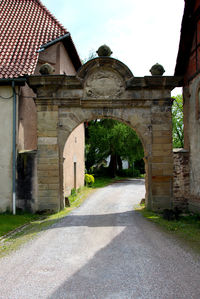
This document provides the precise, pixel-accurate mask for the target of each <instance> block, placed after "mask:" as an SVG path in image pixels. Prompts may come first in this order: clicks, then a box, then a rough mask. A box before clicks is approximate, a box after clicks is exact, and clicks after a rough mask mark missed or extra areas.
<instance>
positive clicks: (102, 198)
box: [0, 180, 200, 299]
mask: <svg viewBox="0 0 200 299" xmlns="http://www.w3.org/2000/svg"><path fill="white" fill-rule="evenodd" d="M142 197H144V182H143V181H142V180H134V181H127V182H124V183H116V184H113V185H111V186H108V187H106V188H103V189H100V190H98V191H97V192H96V193H94V194H93V195H92V196H90V197H89V198H88V199H87V200H86V201H85V203H84V204H83V205H82V206H81V207H80V208H78V209H76V210H75V211H74V212H73V213H71V214H70V215H68V216H67V217H65V218H64V219H62V220H61V221H59V222H58V223H56V224H54V225H53V226H51V227H50V228H48V229H47V230H46V231H44V232H42V233H41V234H40V235H39V237H37V238H35V239H34V240H32V241H31V242H29V243H27V244H26V245H25V246H23V248H21V249H19V250H18V251H16V252H15V253H12V254H11V255H9V256H7V257H6V258H2V259H0V298H4V299H6V298H10V299H14V298H19V299H23V298H27V299H28V298H35V299H36V298H52V299H57V298H73V299H92V298H95V299H110V298H119V299H125V298H126V299H129V298H136V299H138V298H145V299H151V298H153V299H155V298H166V299H179V298H180V299H184V298H186V299H191V298H195V299H199V298H200V257H198V256H196V255H194V254H193V253H191V252H189V251H188V249H187V247H185V246H183V245H181V244H180V242H179V241H177V240H176V239H175V238H174V237H173V236H171V235H169V234H167V233H163V232H162V231H161V230H159V229H158V228H157V227H156V226H155V225H154V224H153V223H150V222H149V221H147V220H145V219H143V218H142V216H141V215H140V214H139V213H137V212H134V211H133V206H134V204H136V203H138V202H139V201H140V199H141V198H142Z"/></svg>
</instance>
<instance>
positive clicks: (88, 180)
mask: <svg viewBox="0 0 200 299" xmlns="http://www.w3.org/2000/svg"><path fill="white" fill-rule="evenodd" d="M85 183H86V186H92V185H93V184H94V177H93V175H92V174H87V173H86V174H85Z"/></svg>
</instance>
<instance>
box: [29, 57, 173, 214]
mask: <svg viewBox="0 0 200 299" xmlns="http://www.w3.org/2000/svg"><path fill="white" fill-rule="evenodd" d="M28 82H29V86H30V87H31V88H32V89H33V90H34V91H35V92H36V95H37V97H36V99H35V103H36V106H37V118H38V124H37V126H38V150H37V154H36V162H35V176H34V188H33V189H34V190H33V193H34V194H33V198H34V200H35V203H34V210H43V209H51V210H60V209H62V208H63V207H64V195H63V148H64V145H65V142H66V140H67V138H68V136H69V135H70V133H71V132H72V131H73V130H74V128H76V127H77V126H78V125H79V124H81V123H83V122H85V121H89V120H92V119H98V118H113V119H117V120H120V121H122V122H124V123H125V124H127V125H129V126H130V127H132V128H133V129H134V130H135V131H136V132H137V134H138V136H139V137H140V139H141V141H142V143H143V147H144V159H145V168H146V204H147V207H148V208H149V209H152V210H162V209H164V208H169V207H171V204H172V198H173V194H172V185H173V157H172V120H171V105H172V99H171V90H172V89H173V88H174V87H176V86H178V85H179V79H178V78H175V77H162V76H146V77H134V76H133V74H132V73H131V71H130V70H129V69H128V68H127V66H125V65H124V64H123V63H121V62H120V61H118V60H116V59H113V58H110V57H99V58H95V59H93V60H90V61H88V62H87V63H86V64H84V65H83V66H82V67H81V69H80V70H79V72H78V74H77V75H76V76H66V75H41V76H30V77H29V79H28Z"/></svg>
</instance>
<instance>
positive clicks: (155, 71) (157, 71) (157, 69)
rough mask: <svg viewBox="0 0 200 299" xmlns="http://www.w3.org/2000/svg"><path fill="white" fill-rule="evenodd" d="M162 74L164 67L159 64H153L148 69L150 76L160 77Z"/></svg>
mask: <svg viewBox="0 0 200 299" xmlns="http://www.w3.org/2000/svg"><path fill="white" fill-rule="evenodd" d="M164 72H165V69H164V67H163V66H162V65H161V64H159V63H156V64H154V65H153V66H152V68H151V69H150V73H151V75H152V76H162V75H163V74H164Z"/></svg>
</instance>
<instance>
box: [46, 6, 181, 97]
mask: <svg viewBox="0 0 200 299" xmlns="http://www.w3.org/2000/svg"><path fill="white" fill-rule="evenodd" d="M41 1H42V3H43V4H44V5H45V6H46V7H47V8H48V9H49V10H50V11H51V13H53V15H54V16H55V17H56V18H57V19H58V20H59V21H60V22H61V23H62V24H63V25H64V27H65V28H66V29H67V30H68V31H69V32H70V33H71V36H72V39H73V41H74V43H75V46H76V48H77V51H78V53H79V56H80V57H81V59H86V58H87V57H89V54H90V53H91V52H94V51H96V50H97V49H98V48H99V47H100V46H101V45H103V44H106V45H108V46H109V47H110V48H111V50H112V52H113V54H112V57H114V58H117V59H119V60H120V61H122V62H123V63H125V64H126V65H127V66H128V67H129V68H130V70H131V71H132V73H133V75H134V76H148V75H150V73H149V70H150V68H151V67H152V65H154V64H155V63H160V64H162V65H163V67H164V69H165V73H164V75H166V76H170V75H173V74H174V69H175V65H176V57H177V53H178V46H179V39H180V29H181V21H182V16H183V9H184V0H151V1H150V0H99V1H97V0H74V1H72V0H71V1H69V0H56V1H55V0H41ZM177 91H178V90H177Z"/></svg>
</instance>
